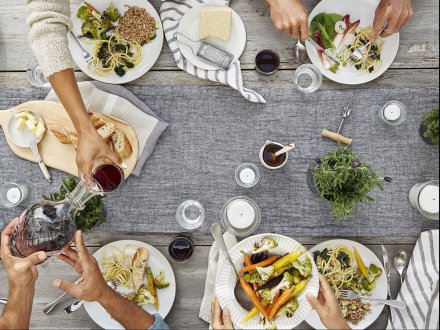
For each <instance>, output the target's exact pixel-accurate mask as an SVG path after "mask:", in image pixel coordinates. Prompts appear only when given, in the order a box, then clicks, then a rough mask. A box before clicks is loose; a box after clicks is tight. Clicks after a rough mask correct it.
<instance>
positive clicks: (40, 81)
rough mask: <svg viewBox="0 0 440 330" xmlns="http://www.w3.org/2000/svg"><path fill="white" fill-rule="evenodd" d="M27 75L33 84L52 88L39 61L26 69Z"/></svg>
mask: <svg viewBox="0 0 440 330" xmlns="http://www.w3.org/2000/svg"><path fill="white" fill-rule="evenodd" d="M26 76H27V79H28V81H29V83H30V84H31V85H32V86H35V87H39V88H51V85H50V83H49V81H48V80H47V79H46V77H44V74H43V72H42V71H41V68H40V65H39V64H38V63H37V64H33V65H31V68H30V69H28V70H27V71H26Z"/></svg>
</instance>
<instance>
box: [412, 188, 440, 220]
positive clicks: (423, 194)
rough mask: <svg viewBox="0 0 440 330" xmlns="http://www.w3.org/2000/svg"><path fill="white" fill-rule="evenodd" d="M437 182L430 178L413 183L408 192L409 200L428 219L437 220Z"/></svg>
mask: <svg viewBox="0 0 440 330" xmlns="http://www.w3.org/2000/svg"><path fill="white" fill-rule="evenodd" d="M439 200H440V199H439V182H438V180H431V181H428V182H424V183H418V184H416V185H414V186H413V187H412V188H411V190H410V192H409V202H410V203H411V205H412V206H413V207H414V208H416V209H417V210H419V212H420V213H422V214H423V216H424V217H425V218H427V219H429V220H437V221H438V220H439Z"/></svg>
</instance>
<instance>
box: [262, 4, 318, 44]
mask: <svg viewBox="0 0 440 330" xmlns="http://www.w3.org/2000/svg"><path fill="white" fill-rule="evenodd" d="M268 3H269V5H270V17H271V18H272V22H273V24H274V25H275V27H276V28H277V29H278V30H280V31H284V32H285V33H287V34H288V35H291V36H292V37H294V38H296V39H301V40H306V39H307V38H308V37H309V35H310V31H309V22H308V14H307V10H306V8H305V7H304V6H303V5H302V3H301V1H300V0H268Z"/></svg>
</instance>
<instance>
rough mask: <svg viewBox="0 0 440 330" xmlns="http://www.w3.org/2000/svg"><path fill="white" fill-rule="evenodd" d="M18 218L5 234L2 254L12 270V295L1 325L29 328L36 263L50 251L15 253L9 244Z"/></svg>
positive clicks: (36, 275)
mask: <svg viewBox="0 0 440 330" xmlns="http://www.w3.org/2000/svg"><path fill="white" fill-rule="evenodd" d="M16 222H17V219H15V220H13V221H12V222H11V223H10V224H9V225H8V226H7V227H6V229H5V230H4V231H3V232H2V235H1V249H0V258H1V260H2V262H3V265H4V267H5V269H6V272H7V274H8V282H9V295H8V303H7V304H6V306H5V308H4V310H3V313H2V315H1V317H0V329H27V328H29V323H30V318H31V311H32V302H33V300H34V292H35V281H36V280H37V278H38V271H37V268H36V265H37V264H39V263H40V262H42V261H43V260H45V259H46V253H44V252H37V253H35V254H32V255H30V256H29V257H27V258H25V259H21V258H16V257H14V256H12V254H11V250H10V248H9V240H10V238H11V235H12V232H13V230H14V226H15V224H16Z"/></svg>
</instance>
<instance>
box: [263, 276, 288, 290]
mask: <svg viewBox="0 0 440 330" xmlns="http://www.w3.org/2000/svg"><path fill="white" fill-rule="evenodd" d="M283 277H284V276H283V275H280V276H278V277H275V278H274V279H272V280H270V281H269V282H267V283H266V284H264V285H262V286H261V287H259V288H258V291H261V290H264V289H272V288H273V287H274V286H277V285H278V284H279V283H280V282H281V280H282V279H283Z"/></svg>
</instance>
